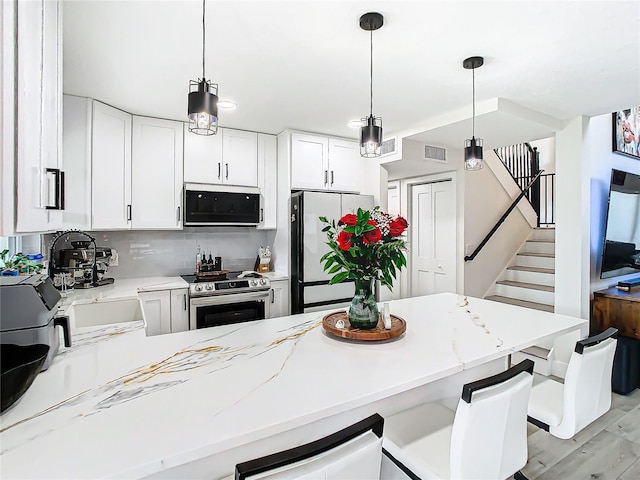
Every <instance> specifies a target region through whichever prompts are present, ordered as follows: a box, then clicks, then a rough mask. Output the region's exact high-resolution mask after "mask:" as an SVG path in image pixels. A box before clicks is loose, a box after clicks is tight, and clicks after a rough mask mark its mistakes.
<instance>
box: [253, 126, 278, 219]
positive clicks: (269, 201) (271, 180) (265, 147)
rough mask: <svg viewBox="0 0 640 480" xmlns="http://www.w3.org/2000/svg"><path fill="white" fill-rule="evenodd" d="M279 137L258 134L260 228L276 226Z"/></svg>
mask: <svg viewBox="0 0 640 480" xmlns="http://www.w3.org/2000/svg"><path fill="white" fill-rule="evenodd" d="M276 164H277V139H276V137H275V136H274V135H265V134H263V133H259V134H258V187H259V188H260V223H259V224H258V227H257V228H258V229H265V230H267V229H271V230H275V228H276V207H277V193H278V185H277V165H276Z"/></svg>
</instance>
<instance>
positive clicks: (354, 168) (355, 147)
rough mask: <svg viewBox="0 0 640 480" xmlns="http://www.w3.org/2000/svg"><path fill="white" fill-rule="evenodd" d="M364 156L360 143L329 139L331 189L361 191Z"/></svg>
mask: <svg viewBox="0 0 640 480" xmlns="http://www.w3.org/2000/svg"><path fill="white" fill-rule="evenodd" d="M361 161H362V157H361V156H360V144H359V143H357V142H349V141H347V140H338V139H335V138H330V139H329V190H335V191H340V192H359V191H360V178H361V176H362V168H361Z"/></svg>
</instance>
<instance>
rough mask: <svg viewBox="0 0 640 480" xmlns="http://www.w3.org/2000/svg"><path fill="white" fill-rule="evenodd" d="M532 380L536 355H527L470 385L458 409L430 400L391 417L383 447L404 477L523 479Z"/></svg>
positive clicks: (465, 389)
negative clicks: (503, 370) (533, 359)
mask: <svg viewBox="0 0 640 480" xmlns="http://www.w3.org/2000/svg"><path fill="white" fill-rule="evenodd" d="M532 381H533V361H531V360H529V359H527V360H524V361H522V362H520V363H518V364H517V365H514V366H513V367H511V368H509V369H508V370H506V371H505V372H502V373H499V374H497V375H493V376H491V377H488V378H485V379H482V380H478V381H476V382H472V383H468V384H466V385H464V386H463V388H462V397H461V399H460V400H459V402H458V407H457V409H456V411H455V412H453V411H451V410H449V409H448V408H446V407H444V406H442V405H438V404H434V403H425V404H422V405H418V406H416V407H413V408H410V409H408V410H405V411H403V412H400V413H398V414H395V415H392V416H390V417H388V418H386V419H385V432H384V437H383V443H382V446H383V453H384V455H385V456H387V457H388V458H389V459H390V460H391V461H392V462H393V463H394V464H395V465H396V467H398V468H399V469H400V470H402V471H403V472H404V474H405V475H406V476H405V477H404V478H407V477H408V478H411V479H414V480H415V479H433V478H440V479H458V480H463V479H469V480H471V479H473V480H479V479H491V480H496V479H506V478H508V477H510V476H511V475H514V474H516V478H520V479H523V478H525V477H524V475H522V474H521V473H520V472H519V470H520V469H521V468H522V467H524V466H525V465H526V463H527V403H528V400H529V392H530V391H531V384H532ZM385 476H386V472H385V470H384V469H383V472H382V478H385ZM393 476H394V475H393V474H390V475H389V477H393ZM395 478H398V477H395Z"/></svg>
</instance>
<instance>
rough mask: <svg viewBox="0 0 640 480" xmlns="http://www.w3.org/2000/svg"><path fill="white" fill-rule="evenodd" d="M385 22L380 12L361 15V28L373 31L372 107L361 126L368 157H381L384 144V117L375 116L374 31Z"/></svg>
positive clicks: (363, 152) (363, 149)
mask: <svg viewBox="0 0 640 480" xmlns="http://www.w3.org/2000/svg"><path fill="white" fill-rule="evenodd" d="M383 24H384V18H383V17H382V15H381V14H379V13H375V12H370V13H365V14H364V15H362V16H361V17H360V28H362V29H363V30H367V31H369V32H371V71H370V85H371V90H370V92H371V95H370V99H371V103H370V106H371V108H370V110H369V116H368V117H365V118H363V119H362V127H361V128H360V156H362V157H367V158H373V157H379V156H380V147H381V146H382V118H381V117H374V116H373V31H374V30H378V29H379V28H380V27H382V25H383Z"/></svg>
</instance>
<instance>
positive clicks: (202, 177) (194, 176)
mask: <svg viewBox="0 0 640 480" xmlns="http://www.w3.org/2000/svg"><path fill="white" fill-rule="evenodd" d="M184 182H185V183H222V132H221V131H220V130H218V133H217V135H196V134H195V133H193V132H190V131H189V124H188V123H185V124H184Z"/></svg>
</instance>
